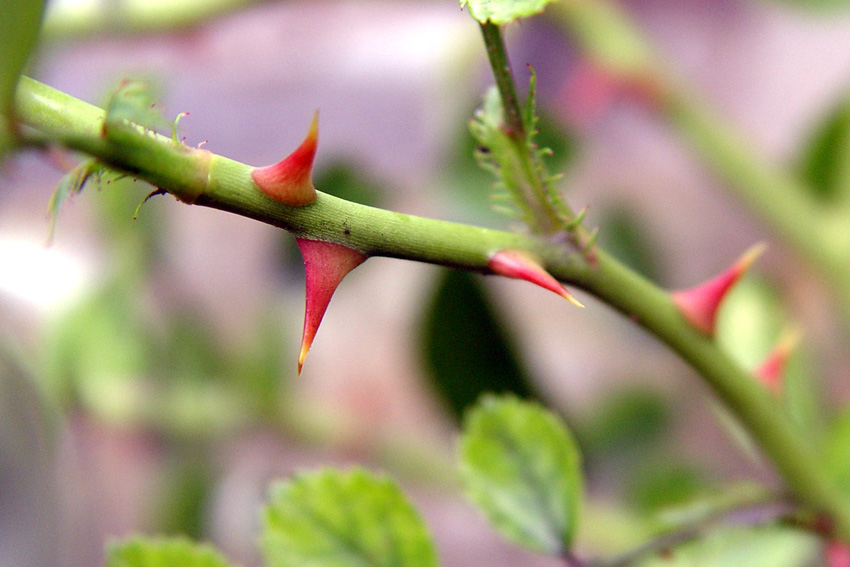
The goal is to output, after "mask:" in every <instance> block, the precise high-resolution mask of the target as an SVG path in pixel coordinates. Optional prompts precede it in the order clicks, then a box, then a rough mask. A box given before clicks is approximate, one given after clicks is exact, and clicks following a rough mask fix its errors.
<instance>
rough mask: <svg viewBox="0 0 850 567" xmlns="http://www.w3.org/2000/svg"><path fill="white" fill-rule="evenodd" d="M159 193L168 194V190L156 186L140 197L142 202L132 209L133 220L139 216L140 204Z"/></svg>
mask: <svg viewBox="0 0 850 567" xmlns="http://www.w3.org/2000/svg"><path fill="white" fill-rule="evenodd" d="M107 183H109V181H107ZM159 195H168V191H166V190H165V189H162V188H159V187H157V188H156V189H155V190H154V191H151V192H150V193H148V196H147V197H145V198H144V199H142V202H141V203H139V204H138V205H137V206H136V210H135V211H133V220H136V219H138V218H139V211H140V210H141V208H142V205H144V204H145V203H147V202H148V201H149V200H150V199H151V198H152V197H158V196H159Z"/></svg>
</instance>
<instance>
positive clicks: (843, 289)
mask: <svg viewBox="0 0 850 567" xmlns="http://www.w3.org/2000/svg"><path fill="white" fill-rule="evenodd" d="M548 13H550V14H551V15H553V16H554V17H556V18H557V19H558V21H559V22H560V23H561V24H562V25H563V26H564V27H565V28H567V29H568V30H569V31H570V33H571V34H572V36H573V38H574V39H575V40H576V42H577V43H578V44H579V46H580V47H581V48H582V49H583V51H584V54H585V56H586V57H587V58H588V59H589V60H590V61H591V63H592V64H594V65H596V66H598V67H599V68H600V69H601V70H602V71H603V72H605V73H608V74H610V75H611V76H612V77H613V78H614V79H616V80H617V81H618V82H619V83H620V84H622V85H624V86H627V87H628V88H630V89H632V90H633V91H636V92H639V93H640V94H641V95H642V96H643V99H644V102H648V103H649V104H650V105H651V106H652V107H653V108H654V109H655V110H656V111H658V112H659V113H660V114H661V115H663V116H665V117H666V118H668V119H669V121H670V122H671V123H672V124H673V125H674V126H675V127H676V128H677V129H678V130H679V132H680V133H681V135H682V136H683V137H685V138H686V139H688V140H689V141H690V142H691V144H692V145H693V147H694V148H695V149H696V150H697V151H699V153H700V155H701V156H702V158H703V159H704V160H705V162H706V163H707V164H708V165H709V166H710V167H711V168H712V169H713V171H714V172H715V173H716V174H717V175H718V177H720V179H721V180H722V181H723V182H724V183H725V184H726V185H727V186H728V187H729V189H730V190H731V191H733V192H734V193H736V194H737V195H738V196H739V197H740V198H741V199H742V200H743V201H744V202H746V204H747V205H749V207H750V208H751V209H752V210H753V211H754V212H755V213H756V214H757V215H759V216H760V217H761V218H762V219H764V220H765V221H766V222H767V224H768V225H769V226H770V227H771V228H772V229H773V230H774V231H775V232H776V233H777V234H779V235H780V236H781V237H782V238H783V239H785V240H786V241H787V242H788V243H790V244H791V245H792V246H793V247H794V248H795V249H796V250H797V251H798V252H799V253H800V254H801V255H802V256H804V257H805V258H806V259H807V260H808V261H809V262H810V264H811V265H812V266H813V267H814V268H816V269H817V270H818V271H819V273H820V274H821V275H822V276H823V277H824V279H825V280H827V281H829V282H830V284H831V286H832V288H833V292H834V293H835V294H836V296H837V297H838V299H839V300H840V302H841V305H842V307H843V309H844V311H845V314H846V315H847V316H848V317H850V263H848V262H847V250H848V249H850V219H848V216H847V214H846V209H837V208H830V207H828V206H827V205H825V204H824V203H821V202H819V201H818V199H817V198H816V197H815V195H816V192H815V191H814V190H812V189H811V188H810V187H808V186H807V185H806V183H804V182H802V181H800V180H799V179H798V178H797V177H796V176H794V175H792V174H791V173H790V172H789V171H786V170H785V169H783V168H782V167H779V166H777V165H776V164H773V163H770V162H769V161H767V160H765V159H763V156H760V155H759V154H758V152H757V151H756V150H755V149H754V146H755V145H754V144H753V143H751V142H749V141H747V140H745V139H744V138H743V137H742V136H741V135H740V134H739V133H738V132H736V131H735V130H734V129H733V128H731V127H729V126H727V125H726V124H724V122H723V120H722V119H721V118H720V117H718V116H716V115H715V114H714V113H712V112H711V111H710V110H709V109H708V108H707V106H705V105H704V104H703V103H701V102H700V101H699V99H698V97H697V96H696V95H694V94H693V93H691V92H690V91H689V90H688V89H687V88H685V87H683V86H682V85H681V84H680V83H679V82H678V81H677V80H676V79H675V78H674V77H673V75H672V73H670V72H669V70H668V69H666V68H665V66H664V65H663V63H662V62H661V58H660V57H659V56H658V55H657V54H656V53H654V52H653V50H652V49H651V48H650V47H649V45H648V42H647V41H646V38H645V37H644V36H643V34H642V33H641V31H640V30H639V28H638V27H637V26H636V25H634V23H633V22H632V21H631V20H630V19H629V17H628V15H627V14H626V13H625V11H623V10H621V9H620V7H619V5H618V4H617V2H615V1H614V0H598V1H594V2H559V3H557V4H554V5H553V6H552V7H551V9H550V10H549V12H548Z"/></svg>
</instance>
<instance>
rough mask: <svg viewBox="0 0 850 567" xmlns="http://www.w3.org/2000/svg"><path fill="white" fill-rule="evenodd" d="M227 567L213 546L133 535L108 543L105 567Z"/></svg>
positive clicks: (228, 565) (228, 566) (182, 540)
mask: <svg viewBox="0 0 850 567" xmlns="http://www.w3.org/2000/svg"><path fill="white" fill-rule="evenodd" d="M177 565H179V566H180V567H230V563H228V562H227V561H226V560H225V559H224V558H223V557H222V556H221V555H220V554H219V553H218V552H217V551H216V550H214V549H213V548H211V547H209V546H206V545H201V544H197V543H192V542H190V541H187V540H184V539H177V538H175V539H144V538H136V539H131V540H127V541H123V542H120V543H114V544H112V545H110V546H109V549H108V551H107V557H106V567H175V566H177Z"/></svg>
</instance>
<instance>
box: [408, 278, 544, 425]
mask: <svg viewBox="0 0 850 567" xmlns="http://www.w3.org/2000/svg"><path fill="white" fill-rule="evenodd" d="M421 337H422V338H421V349H422V352H423V357H424V362H425V366H426V368H427V370H428V378H430V381H431V385H432V387H433V388H434V389H435V390H436V393H437V394H438V395H439V396H440V397H441V398H442V399H443V400H444V401H445V402H446V403H447V405H448V407H449V409H450V410H452V412H453V414H454V416H455V417H456V418H457V420H458V422H460V420H461V418H462V417H463V414H464V412H465V411H466V409H467V408H469V407H471V406H472V405H473V404H475V402H477V401H478V399H479V398H480V397H481V395H482V394H484V393H485V392H496V393H508V392H510V393H513V394H515V395H517V396H518V397H522V398H533V397H535V392H534V388H533V385H532V383H531V381H530V379H529V376H528V374H527V373H526V372H525V371H524V369H523V367H522V365H521V363H520V359H519V357H518V354H517V352H516V348H515V346H514V342H513V340H512V339H511V337H510V336H509V334H508V331H507V329H506V328H505V326H504V324H503V322H502V320H501V317H500V316H499V313H498V312H497V311H496V309H495V306H494V305H493V303H492V301H491V300H490V298H489V297H488V295H487V293H486V289H485V288H484V286H483V285H482V283H481V279H480V276H477V275H475V274H470V273H468V272H464V271H460V270H443V271H442V272H441V278H440V281H439V283H438V284H437V289H436V291H435V293H434V296H433V298H432V299H431V301H430V302H429V303H428V305H427V306H426V308H425V318H424V320H423V323H422V330H421Z"/></svg>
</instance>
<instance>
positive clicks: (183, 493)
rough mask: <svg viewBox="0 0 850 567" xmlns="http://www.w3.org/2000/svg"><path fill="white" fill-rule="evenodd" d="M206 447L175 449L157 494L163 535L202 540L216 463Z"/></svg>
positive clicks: (191, 445)
mask: <svg viewBox="0 0 850 567" xmlns="http://www.w3.org/2000/svg"><path fill="white" fill-rule="evenodd" d="M206 449H207V446H206V445H205V444H204V443H193V442H189V443H179V444H177V445H176V446H175V447H173V448H172V450H171V452H170V453H171V454H170V459H169V462H168V463H167V466H166V467H165V469H164V471H163V473H162V477H161V478H162V481H161V486H160V487H159V490H158V493H157V499H156V500H157V501H156V502H155V504H156V512H155V514H154V522H155V527H156V531H157V532H158V533H164V534H180V535H181V536H186V537H190V538H193V539H200V538H202V537H203V535H204V532H205V529H206V527H207V520H208V516H207V511H208V506H209V503H210V496H211V491H212V489H213V487H214V486H215V485H214V482H215V480H216V478H215V476H216V473H215V472H214V467H213V466H211V463H210V461H211V460H214V459H213V455H212V454H211V452H210V451H207V450H206Z"/></svg>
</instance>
